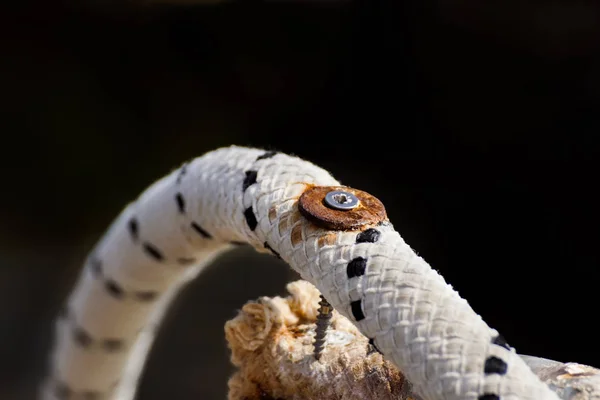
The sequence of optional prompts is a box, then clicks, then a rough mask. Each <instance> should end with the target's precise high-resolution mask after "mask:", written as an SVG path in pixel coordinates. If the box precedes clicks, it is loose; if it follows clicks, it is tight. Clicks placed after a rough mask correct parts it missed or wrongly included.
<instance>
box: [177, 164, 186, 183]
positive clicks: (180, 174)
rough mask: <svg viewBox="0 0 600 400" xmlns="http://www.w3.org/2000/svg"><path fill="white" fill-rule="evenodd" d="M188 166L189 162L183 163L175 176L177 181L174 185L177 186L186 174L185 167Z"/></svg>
mask: <svg viewBox="0 0 600 400" xmlns="http://www.w3.org/2000/svg"><path fill="white" fill-rule="evenodd" d="M188 165H189V162H186V163H184V164H183V165H182V166H181V168H180V169H179V174H178V175H177V180H176V183H177V184H178V185H179V184H180V183H181V179H182V178H183V176H184V175H185V174H186V172H187V167H188Z"/></svg>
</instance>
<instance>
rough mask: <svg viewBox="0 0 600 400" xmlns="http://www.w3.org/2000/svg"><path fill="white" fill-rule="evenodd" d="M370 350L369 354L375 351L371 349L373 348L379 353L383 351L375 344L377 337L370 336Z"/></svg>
mask: <svg viewBox="0 0 600 400" xmlns="http://www.w3.org/2000/svg"><path fill="white" fill-rule="evenodd" d="M369 347H370V348H369V350H368V351H367V355H369V354H371V353H373V351H372V350H371V349H373V350H374V351H376V352H378V353H379V354H382V353H381V350H379V348H377V346H376V345H375V339H373V338H370V339H369Z"/></svg>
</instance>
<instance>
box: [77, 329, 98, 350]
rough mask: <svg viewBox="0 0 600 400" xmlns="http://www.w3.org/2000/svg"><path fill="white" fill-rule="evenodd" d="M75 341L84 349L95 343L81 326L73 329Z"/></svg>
mask: <svg viewBox="0 0 600 400" xmlns="http://www.w3.org/2000/svg"><path fill="white" fill-rule="evenodd" d="M73 339H74V340H75V343H77V344H78V345H80V346H81V347H83V348H87V347H90V345H91V344H92V342H93V341H94V340H93V339H92V337H91V336H90V335H89V334H88V333H87V332H86V331H85V330H84V329H83V328H81V327H79V326H76V327H75V328H73Z"/></svg>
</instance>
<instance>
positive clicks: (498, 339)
mask: <svg viewBox="0 0 600 400" xmlns="http://www.w3.org/2000/svg"><path fill="white" fill-rule="evenodd" d="M492 343H493V344H495V345H497V346H500V347H504V348H505V349H506V350H510V346H509V345H508V343H507V342H506V339H504V336H502V335H498V336H496V337H495V338H494V339H493V340H492Z"/></svg>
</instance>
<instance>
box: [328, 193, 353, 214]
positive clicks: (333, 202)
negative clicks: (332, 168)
mask: <svg viewBox="0 0 600 400" xmlns="http://www.w3.org/2000/svg"><path fill="white" fill-rule="evenodd" d="M358 203H359V200H358V197H356V196H355V195H354V194H352V193H350V192H346V191H345V190H333V191H331V192H329V193H327V194H326V195H325V204H326V205H327V206H329V207H331V208H334V209H336V210H352V209H354V208H356V207H358Z"/></svg>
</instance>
